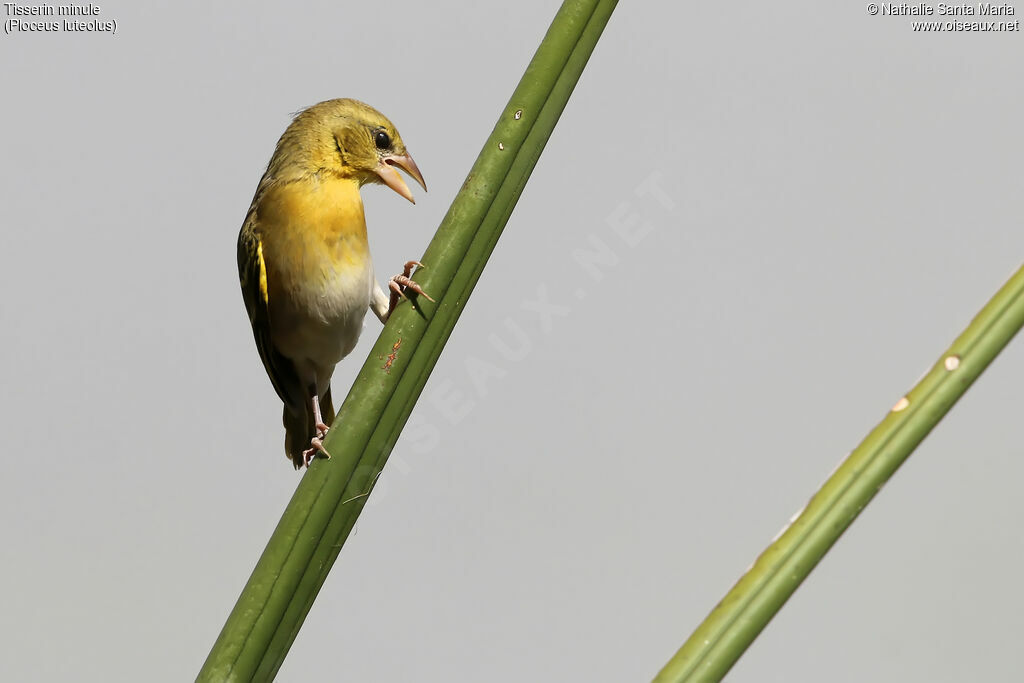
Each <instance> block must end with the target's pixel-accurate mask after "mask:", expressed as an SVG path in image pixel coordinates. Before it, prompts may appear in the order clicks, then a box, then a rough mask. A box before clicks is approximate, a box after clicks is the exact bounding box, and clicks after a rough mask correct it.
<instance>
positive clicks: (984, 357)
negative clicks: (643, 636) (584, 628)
mask: <svg viewBox="0 0 1024 683" xmlns="http://www.w3.org/2000/svg"><path fill="white" fill-rule="evenodd" d="M1022 325H1024V267H1022V268H1021V269H1020V270H1018V271H1017V273H1015V274H1014V275H1013V277H1011V278H1010V280H1009V281H1008V282H1007V283H1006V284H1005V285H1004V286H1003V287H1002V289H1000V290H999V291H998V292H997V293H996V295H995V296H994V297H992V299H991V300H990V301H989V302H988V304H986V306H985V307H984V308H983V309H982V310H981V312H980V313H978V315H977V316H975V318H974V320H972V321H971V324H970V325H969V326H968V327H967V329H966V330H964V332H963V333H962V334H961V335H960V336H959V337H958V338H957V339H956V341H954V342H953V344H952V346H950V347H949V349H948V350H947V351H946V352H945V353H943V354H942V357H941V358H939V360H938V361H937V362H936V363H935V365H934V366H933V367H932V369H931V370H930V371H929V372H928V374H927V375H925V376H924V378H922V379H921V381H920V382H918V383H917V385H916V386H915V387H914V388H913V389H911V391H910V392H909V393H908V394H907V395H906V396H904V397H903V398H901V399H900V400H899V401H898V402H897V403H896V405H894V406H893V408H892V409H891V410H890V411H889V413H888V415H887V416H886V417H885V419H883V420H882V422H881V423H880V424H879V425H878V426H877V427H875V428H874V430H872V431H871V433H870V434H868V436H867V437H866V438H865V439H864V441H862V442H861V444H860V445H859V446H858V447H857V448H856V449H855V450H854V451H853V452H852V453H850V455H849V456H848V457H847V458H846V460H845V461H844V462H843V463H842V465H840V467H839V469H837V470H836V472H835V473H834V474H833V475H832V476H831V477H830V478H829V479H828V481H826V482H825V484H824V485H823V486H822V487H821V489H820V490H819V491H818V492H817V493H816V494H815V495H814V497H813V498H811V500H810V502H809V503H808V504H807V507H806V508H805V509H804V510H803V511H802V512H801V513H800V515H799V516H798V517H797V518H796V519H795V520H794V521H793V522H792V523H791V524H790V526H789V528H788V529H787V530H786V531H785V533H783V534H782V535H781V536H780V537H779V538H778V540H776V541H775V542H774V543H772V544H771V545H770V546H769V547H768V549H767V550H765V551H764V552H763V553H762V554H761V556H760V557H759V558H758V559H757V562H756V563H755V564H754V566H753V567H751V568H750V570H749V571H748V572H747V573H746V574H745V575H744V576H743V577H742V578H741V579H740V580H739V582H738V583H737V584H736V585H735V586H734V587H733V588H732V590H730V591H729V593H728V594H727V595H726V596H725V598H723V599H722V601H721V602H720V603H719V604H718V606H717V607H715V609H714V610H713V611H712V612H711V614H709V615H708V617H707V618H706V619H705V620H704V622H703V623H702V624H701V625H700V626H699V627H698V628H697V630H696V631H694V632H693V635H691V636H690V638H689V640H687V641H686V642H685V643H684V644H683V646H682V648H680V650H679V651H678V652H677V653H676V655H675V656H674V657H673V658H672V659H671V660H670V661H669V662H668V664H666V665H665V668H663V669H662V670H661V672H660V673H659V674H658V676H657V677H656V678H655V679H654V680H655V681H656V683H669V682H675V683H679V682H682V681H686V682H687V683H695V682H697V681H718V680H721V678H722V677H723V676H725V674H726V673H727V672H728V671H729V669H730V668H731V667H732V665H733V664H735V663H736V660H737V659H739V657H740V655H742V654H743V652H744V651H745V650H746V649H747V647H749V646H750V644H751V643H752V642H753V641H754V639H755V638H756V637H757V635H758V634H759V633H760V632H761V630H762V629H764V627H765V626H766V625H767V624H768V622H769V621H770V620H771V618H772V617H773V616H775V613H776V612H778V610H779V609H780V608H781V607H782V605H783V604H784V603H785V602H786V600H788V599H789V596H790V595H792V594H793V592H794V591H795V590H796V589H797V587H798V586H799V585H800V584H801V582H803V580H804V579H805V578H806V577H807V575H808V574H810V572H811V570H812V569H814V567H815V566H816V565H817V564H818V562H819V561H821V559H822V557H824V556H825V553H827V552H828V550H829V548H831V547H832V545H833V544H834V543H835V542H836V541H837V540H838V539H839V537H840V536H841V535H842V533H843V532H844V531H845V530H846V528H847V527H848V526H849V525H850V524H851V523H853V520H854V519H856V518H857V515H859V514H860V511H861V510H863V509H864V506H866V505H867V504H868V503H869V502H870V501H871V499H872V498H873V497H874V496H875V494H876V493H878V491H879V489H881V487H882V486H883V485H884V484H885V482H886V481H888V479H889V477H891V476H892V475H893V473H894V472H895V471H896V470H897V469H898V468H899V466H900V465H902V464H903V462H904V461H905V460H906V459H907V457H908V456H909V455H910V454H911V452H913V450H914V449H915V448H916V447H917V445H918V444H919V443H921V441H922V440H923V439H924V438H925V437H926V436H927V435H928V433H929V432H930V431H931V430H932V428H934V427H935V425H936V424H938V422H939V420H941V419H942V418H943V416H945V414H946V413H947V412H948V411H949V409H950V408H952V407H953V405H954V404H955V403H956V402H957V400H959V399H960V397H961V396H963V394H964V392H966V391H967V389H968V388H969V387H970V386H971V384H972V383H973V382H974V380H975V379H977V378H978V376H979V375H980V374H981V373H982V371H984V370H985V368H986V367H988V365H989V363H991V362H992V361H993V359H995V357H996V356H997V355H998V354H999V352H1000V351H1002V349H1003V347H1005V346H1006V344H1007V343H1009V341H1010V339H1012V338H1013V336H1014V335H1015V334H1016V333H1017V332H1018V330H1020V328H1021V326H1022Z"/></svg>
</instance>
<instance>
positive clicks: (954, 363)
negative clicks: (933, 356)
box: [944, 353, 960, 372]
mask: <svg viewBox="0 0 1024 683" xmlns="http://www.w3.org/2000/svg"><path fill="white" fill-rule="evenodd" d="M944 365H945V366H946V369H947V370H949V371H950V372H952V371H954V370H956V369H957V368H958V367H960V356H958V355H956V354H955V353H954V354H953V355H952V356H946V362H945V363H944Z"/></svg>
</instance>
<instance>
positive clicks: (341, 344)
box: [259, 180, 373, 365]
mask: <svg viewBox="0 0 1024 683" xmlns="http://www.w3.org/2000/svg"><path fill="white" fill-rule="evenodd" d="M259 225H260V232H261V234H260V239H261V243H262V246H263V256H264V261H265V263H266V268H267V284H268V297H267V299H268V301H267V304H268V308H269V313H270V322H271V326H272V338H273V339H274V343H275V345H276V346H278V348H279V349H280V351H281V352H282V353H284V354H285V355H287V356H290V357H292V358H301V357H307V358H309V359H311V360H313V361H315V362H317V363H323V364H325V365H326V364H331V365H333V363H335V362H337V361H338V360H340V359H341V358H342V357H344V356H345V355H346V354H347V353H348V352H349V351H351V349H352V347H354V346H355V343H356V341H357V340H358V338H359V332H360V331H361V329H362V324H363V318H364V317H365V315H366V310H367V308H368V307H369V303H370V292H371V290H372V286H373V266H372V261H371V259H370V249H369V244H368V242H367V237H366V220H365V217H364V214H363V203H362V200H361V199H360V197H359V188H358V185H356V183H354V182H352V181H349V180H327V181H323V180H315V181H314V180H310V181H303V182H295V183H289V184H287V185H283V186H280V187H274V188H271V189H270V190H268V192H267V193H266V194H265V195H264V197H263V198H262V201H261V202H260V206H259Z"/></svg>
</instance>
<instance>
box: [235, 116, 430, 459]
mask: <svg viewBox="0 0 1024 683" xmlns="http://www.w3.org/2000/svg"><path fill="white" fill-rule="evenodd" d="M396 167H398V168H401V169H402V170H404V171H406V172H407V173H408V174H409V175H410V176H411V177H413V178H414V179H416V180H417V181H418V182H419V183H420V184H421V185H423V177H422V175H421V174H420V172H419V169H418V168H417V167H416V164H415V162H414V161H413V160H412V158H411V157H410V156H409V154H408V152H407V151H406V149H405V145H404V143H403V142H402V139H401V137H400V136H399V135H398V131H397V130H395V127H394V126H393V125H392V124H391V122H390V121H388V120H387V119H386V118H385V117H384V116H383V115H382V114H380V112H377V111H376V110H374V109H373V108H371V107H369V106H367V105H365V104H363V103H361V102H357V101H355V100H345V99H342V100H329V101H327V102H321V103H320V104H317V105H314V106H312V107H310V108H309V109H306V110H304V111H303V112H301V113H300V114H298V115H297V116H296V117H295V120H294V121H293V122H292V124H291V125H290V126H289V127H288V129H287V130H286V131H285V133H284V134H283V135H282V136H281V139H280V140H279V141H278V144H277V148H276V149H275V151H274V155H273V157H272V158H271V160H270V163H269V165H268V167H267V171H266V173H265V174H264V176H263V178H262V180H260V184H259V186H258V187H257V189H256V196H255V197H254V198H253V201H252V205H251V206H250V208H249V212H248V214H247V215H246V219H245V222H244V223H243V224H242V229H241V231H240V232H239V235H238V272H239V278H240V281H241V285H242V295H243V298H244V300H245V304H246V309H247V311H248V313H249V320H250V322H251V323H252V328H253V335H254V337H255V340H256V347H257V349H258V350H259V353H260V358H261V359H262V360H263V365H264V367H265V368H266V370H267V374H268V375H269V376H270V380H271V382H272V383H273V385H274V389H275V390H276V391H277V394H278V396H279V397H280V398H281V400H282V401H283V402H284V426H285V451H286V454H287V455H288V457H289V458H291V460H292V461H293V463H294V464H295V466H296V468H298V467H300V466H302V465H303V464H305V465H307V466H308V464H309V460H310V458H311V457H312V456H313V455H315V454H316V453H317V452H318V451H319V452H323V453H325V454H326V451H325V450H324V449H323V445H322V443H321V441H320V440H321V439H322V438H323V435H324V434H325V433H326V431H327V427H328V426H329V425H330V423H331V421H332V420H333V418H334V409H333V405H332V401H331V394H330V382H331V375H332V374H333V372H334V367H335V365H336V364H337V362H338V361H340V360H341V359H342V358H344V357H345V356H346V355H347V354H348V353H349V352H350V351H351V350H352V349H353V348H354V347H355V345H356V342H357V341H358V339H359V333H360V331H361V329H362V324H363V318H364V317H365V314H366V309H367V308H372V310H373V311H374V313H376V314H377V316H378V317H379V318H380V319H381V320H382V321H385V320H386V319H387V317H388V315H390V313H391V310H392V309H393V308H394V306H395V304H396V303H397V297H396V293H398V292H403V291H404V289H405V288H406V287H408V288H410V289H412V290H413V291H417V292H419V293H422V290H421V289H420V288H419V286H418V285H416V284H415V283H414V282H412V281H411V280H410V279H409V277H408V275H409V274H410V273H409V270H410V268H411V264H413V263H415V262H410V263H409V264H406V272H405V273H404V274H403V275H399V276H395V277H394V278H392V279H391V282H390V289H391V291H392V294H391V296H390V297H389V295H388V294H385V293H384V290H383V289H381V287H380V285H379V284H378V283H377V280H376V278H375V276H374V272H373V264H372V261H371V259H370V249H369V243H368V242H367V235H366V220H365V216H364V213H363V202H362V198H361V197H360V194H359V188H360V187H362V186H363V185H365V184H367V183H384V184H386V185H388V186H389V187H391V188H392V189H394V190H395V191H396V192H398V193H399V194H401V195H402V196H403V197H406V198H407V199H409V200H410V201H412V194H411V193H410V192H409V189H408V187H407V186H406V185H405V182H404V181H402V179H401V176H400V175H399V174H398V172H397V171H396V170H395V168H396ZM424 189H425V186H424Z"/></svg>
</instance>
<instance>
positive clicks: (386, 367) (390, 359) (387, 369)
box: [381, 337, 402, 375]
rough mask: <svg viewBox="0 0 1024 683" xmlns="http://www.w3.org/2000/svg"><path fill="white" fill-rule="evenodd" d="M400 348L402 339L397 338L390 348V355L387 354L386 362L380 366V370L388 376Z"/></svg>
mask: <svg viewBox="0 0 1024 683" xmlns="http://www.w3.org/2000/svg"><path fill="white" fill-rule="evenodd" d="M401 346H402V338H401V337H399V338H398V341H396V342H395V343H394V345H393V346H392V347H391V353H389V354H388V360H387V362H385V363H384V365H382V366H381V370H383V371H384V372H386V373H388V374H389V375H390V374H391V366H392V365H394V363H395V358H397V357H398V349H399V347H401Z"/></svg>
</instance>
